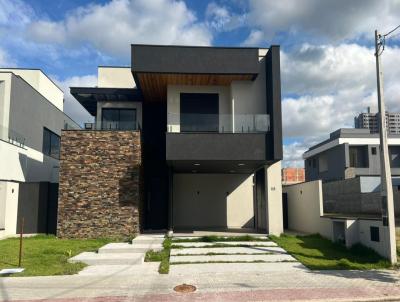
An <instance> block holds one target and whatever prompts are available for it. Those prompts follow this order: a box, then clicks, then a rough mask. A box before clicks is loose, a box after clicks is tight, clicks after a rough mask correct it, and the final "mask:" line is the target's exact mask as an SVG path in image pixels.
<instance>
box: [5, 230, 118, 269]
mask: <svg viewBox="0 0 400 302" xmlns="http://www.w3.org/2000/svg"><path fill="white" fill-rule="evenodd" d="M109 242H111V240H109V239H85V240H80V239H57V238H56V237H55V236H46V235H38V236H35V237H28V238H24V239H23V257H22V267H23V268H25V271H24V272H22V273H20V274H14V275H13V276H49V275H71V274H75V273H77V272H79V271H80V270H81V269H82V268H84V267H85V264H83V263H68V262H67V259H68V258H70V257H73V256H75V255H77V254H79V253H81V252H90V251H96V250H97V249H98V248H99V247H101V246H103V245H104V244H107V243H109ZM18 253H19V238H10V239H4V240H0V269H3V268H14V267H17V266H18Z"/></svg>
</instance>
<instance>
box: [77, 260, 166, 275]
mask: <svg viewBox="0 0 400 302" xmlns="http://www.w3.org/2000/svg"><path fill="white" fill-rule="evenodd" d="M159 265H160V263H159V262H144V263H143V264H141V265H90V266H87V267H85V268H84V269H83V270H82V271H80V272H79V273H78V274H79V275H80V276H112V275H118V276H143V275H155V276H157V275H158V274H159V273H158V267H159Z"/></svg>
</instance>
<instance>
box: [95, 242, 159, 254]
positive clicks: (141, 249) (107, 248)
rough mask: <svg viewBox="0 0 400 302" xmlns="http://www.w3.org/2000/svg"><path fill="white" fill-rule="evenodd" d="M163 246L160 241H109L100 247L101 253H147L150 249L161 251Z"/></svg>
mask: <svg viewBox="0 0 400 302" xmlns="http://www.w3.org/2000/svg"><path fill="white" fill-rule="evenodd" d="M162 249H163V247H162V245H161V244H159V243H137V242H135V243H133V244H129V243H109V244H106V245H104V246H103V247H101V248H99V254H106V253H107V254H108V253H145V252H147V251H149V250H154V251H160V250H162Z"/></svg>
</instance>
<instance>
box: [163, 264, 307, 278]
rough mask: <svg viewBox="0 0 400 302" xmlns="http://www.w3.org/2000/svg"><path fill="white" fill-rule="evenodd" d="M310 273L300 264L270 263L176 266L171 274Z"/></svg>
mask: <svg viewBox="0 0 400 302" xmlns="http://www.w3.org/2000/svg"><path fill="white" fill-rule="evenodd" d="M301 270H303V271H308V269H307V268H306V267H305V266H304V265H302V264H301V263H299V262H278V263H277V262H270V263H204V264H176V265H171V266H170V269H169V274H170V275H171V276H176V275H198V274H210V273H221V274H232V273H239V274H243V273H254V274H256V273H260V274H263V273H268V272H282V271H284V272H290V271H301Z"/></svg>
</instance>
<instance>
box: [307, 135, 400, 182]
mask: <svg viewBox="0 0 400 302" xmlns="http://www.w3.org/2000/svg"><path fill="white" fill-rule="evenodd" d="M388 145H389V155H390V166H391V172H392V176H400V135H398V134H389V135H388ZM303 157H304V166H305V170H306V181H312V180H317V179H321V180H322V181H324V182H325V181H333V180H343V179H348V178H354V177H357V176H380V171H381V170H380V150H379V134H377V133H374V134H371V133H370V130H369V129H351V128H350V129H338V130H336V131H334V132H332V133H331V134H330V136H329V139H327V140H325V141H323V142H321V143H319V144H316V145H315V146H312V147H311V148H309V149H308V150H307V151H306V152H305V153H304V155H303Z"/></svg>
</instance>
